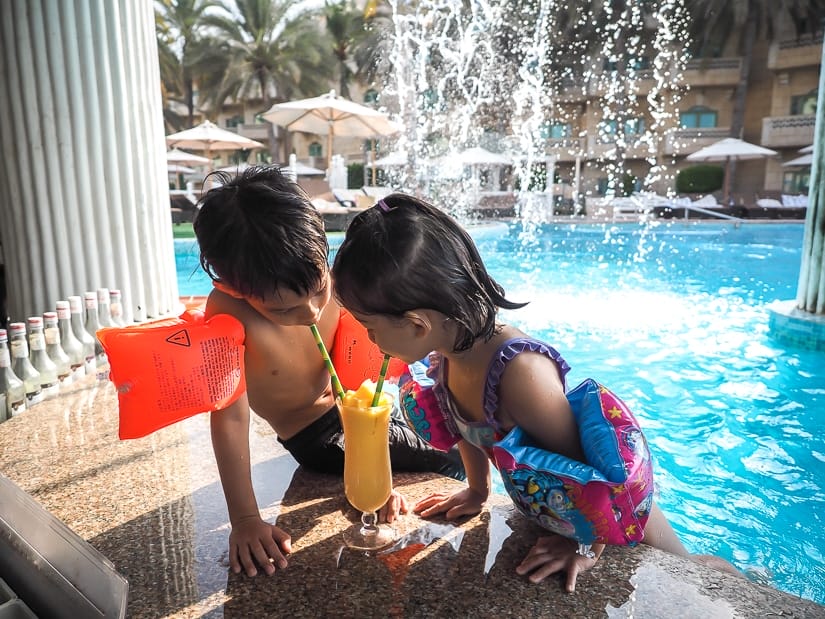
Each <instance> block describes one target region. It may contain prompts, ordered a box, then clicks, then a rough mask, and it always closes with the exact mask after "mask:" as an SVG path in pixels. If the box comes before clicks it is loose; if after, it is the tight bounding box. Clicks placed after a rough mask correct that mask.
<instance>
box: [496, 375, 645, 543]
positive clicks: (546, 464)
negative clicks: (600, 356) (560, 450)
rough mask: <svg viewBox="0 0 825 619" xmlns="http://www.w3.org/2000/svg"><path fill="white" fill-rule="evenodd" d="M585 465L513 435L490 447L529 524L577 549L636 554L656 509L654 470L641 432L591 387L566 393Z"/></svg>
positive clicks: (609, 397)
mask: <svg viewBox="0 0 825 619" xmlns="http://www.w3.org/2000/svg"><path fill="white" fill-rule="evenodd" d="M567 399H568V401H569V402H570V406H571V408H572V409H573V415H574V416H575V418H576V423H577V425H578V428H579V437H580V440H581V443H582V448H583V450H584V455H585V458H586V459H587V463H582V462H577V461H575V460H572V459H570V458H567V457H565V456H562V455H560V454H556V453H553V452H550V451H547V450H545V449H542V448H541V447H539V446H537V445H536V444H535V442H534V441H533V440H532V439H531V438H530V437H529V436H528V435H527V434H526V433H525V432H524V431H523V430H521V428H518V427H515V428H513V430H511V431H510V432H509V433H508V434H507V436H505V437H504V438H503V439H501V440H500V441H498V442H497V443H495V444H494V445H493V449H492V451H493V462H494V464H495V465H496V468H498V470H499V472H500V473H501V478H502V480H503V482H504V487H505V489H506V490H507V493H508V494H509V495H510V498H511V499H512V500H513V502H514V503H515V505H516V507H517V508H518V509H519V511H521V512H522V513H523V514H524V515H525V516H527V517H528V518H531V519H533V520H535V521H536V522H537V523H538V524H539V525H541V526H543V527H544V528H546V529H549V530H550V531H553V532H555V533H558V534H560V535H564V536H566V537H570V538H573V539H575V540H577V541H578V542H579V552H580V554H587V553H588V552H589V547H590V545H591V544H594V543H604V544H619V545H628V546H634V545H635V544H637V543H638V542H639V541H641V540H642V538H643V537H644V526H645V523H646V522H647V519H648V516H649V515H650V508H651V505H652V503H653V468H652V465H651V461H650V451H649V450H648V446H647V443H646V441H645V438H644V435H643V434H642V430H641V428H640V427H639V424H638V423H637V422H636V419H635V418H634V417H633V414H632V413H631V412H630V410H629V409H628V408H627V406H626V405H625V403H624V402H622V401H621V400H620V399H619V398H618V396H616V395H615V394H614V393H613V392H612V391H610V390H609V389H607V388H606V387H603V386H602V385H600V384H598V383H597V382H596V381H594V380H592V379H587V380H585V381H584V382H582V383H581V384H580V385H579V386H578V387H576V388H575V389H573V390H571V391H569V392H568V393H567Z"/></svg>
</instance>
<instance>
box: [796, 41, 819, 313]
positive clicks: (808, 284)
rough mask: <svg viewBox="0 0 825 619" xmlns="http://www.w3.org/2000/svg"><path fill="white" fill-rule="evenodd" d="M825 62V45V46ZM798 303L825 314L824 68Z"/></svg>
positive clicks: (802, 308) (797, 296)
mask: <svg viewBox="0 0 825 619" xmlns="http://www.w3.org/2000/svg"><path fill="white" fill-rule="evenodd" d="M822 60H823V62H825V42H823V46H822ZM796 303H797V307H798V308H799V309H800V310H803V311H805V312H810V313H812V314H817V315H820V316H823V315H825V71H823V70H822V65H820V71H819V94H818V97H817V105H816V125H815V128H814V161H813V165H812V166H811V182H810V185H809V188H808V211H807V214H806V219H805V238H804V241H803V244H802V264H801V266H800V270H799V286H798V288H797V292H796Z"/></svg>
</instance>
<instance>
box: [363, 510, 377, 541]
mask: <svg viewBox="0 0 825 619" xmlns="http://www.w3.org/2000/svg"><path fill="white" fill-rule="evenodd" d="M377 523H378V516H377V515H376V513H375V512H361V534H362V535H375V534H377V533H378V524H377Z"/></svg>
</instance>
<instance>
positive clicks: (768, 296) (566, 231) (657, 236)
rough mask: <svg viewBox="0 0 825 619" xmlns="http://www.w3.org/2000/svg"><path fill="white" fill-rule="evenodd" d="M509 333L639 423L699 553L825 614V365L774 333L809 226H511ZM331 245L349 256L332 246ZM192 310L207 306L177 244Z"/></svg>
mask: <svg viewBox="0 0 825 619" xmlns="http://www.w3.org/2000/svg"><path fill="white" fill-rule="evenodd" d="M473 236H474V238H475V239H476V242H477V243H478V245H479V248H480V250H481V252H482V255H483V256H484V258H485V261H486V263H487V265H488V268H489V269H490V271H491V273H492V274H493V276H494V277H496V279H497V280H498V281H499V283H501V284H502V285H503V286H504V287H505V289H506V291H507V296H508V298H510V299H512V300H514V301H529V302H530V304H529V305H528V306H527V307H525V308H523V309H520V310H514V311H508V312H503V314H502V318H503V320H505V321H507V322H510V323H513V324H516V325H517V326H519V327H520V328H522V329H524V330H525V331H527V332H528V333H530V334H532V335H534V336H537V337H540V338H543V339H545V340H546V341H548V342H549V343H551V344H553V345H554V346H555V347H556V348H558V349H559V351H560V352H561V353H562V354H563V355H564V356H565V358H566V359H567V361H568V362H569V363H570V365H571V366H572V370H571V373H570V375H569V381H570V384H571V385H575V384H577V383H578V382H580V381H581V380H582V379H584V378H586V377H588V376H592V377H594V378H597V379H598V380H600V382H602V383H604V384H606V385H607V386H609V387H611V388H612V389H613V390H614V391H616V392H617V393H618V394H619V395H620V396H621V397H622V398H623V399H624V400H625V401H626V402H627V403H628V405H629V406H630V407H631V409H632V410H634V412H635V413H636V415H637V417H638V418H639V420H640V423H641V424H642V427H643V428H644V430H645V433H646V435H647V438H648V440H649V442H650V446H651V450H652V451H653V454H654V458H655V463H656V477H657V488H658V494H657V497H658V498H657V500H658V501H659V504H660V505H661V507H662V509H663V510H664V511H665V513H666V514H667V515H668V516H669V518H670V520H671V523H672V524H673V526H674V528H675V529H676V531H677V533H678V534H679V536H680V537H681V538H682V540H683V541H684V542H685V545H686V546H687V547H688V548H689V550H691V551H692V552H703V553H714V554H718V555H720V556H722V557H724V558H726V559H728V560H730V561H731V562H733V563H734V564H735V565H736V566H737V567H739V568H740V569H741V570H743V571H745V572H746V573H747V574H748V575H749V576H750V577H751V578H753V579H754V580H758V581H760V582H765V583H768V584H771V585H773V586H775V587H777V588H779V589H782V590H784V591H787V592H790V593H793V594H796V595H800V596H802V597H805V598H809V599H812V600H815V601H817V602H819V603H825V548H823V544H822V541H821V540H822V536H821V531H822V527H823V515H824V514H825V355H823V353H821V352H815V351H805V350H796V349H788V348H785V347H783V346H782V345H780V344H778V343H777V342H776V341H774V340H773V339H772V338H771V337H770V335H769V333H768V305H769V304H770V303H772V302H773V301H776V300H789V299H793V298H795V296H796V285H797V277H798V272H799V261H800V254H801V247H802V236H803V226H802V225H801V224H745V225H741V226H739V227H736V226H734V225H730V224H705V223H701V224H690V225H685V224H667V225H652V226H639V225H636V224H620V225H615V224H610V225H569V224H565V225H550V224H548V225H544V226H539V227H537V228H533V227H522V226H520V225H512V226H509V225H505V224H497V225H493V226H486V227H483V228H479V229H478V230H477V231H474V232H473ZM330 243H331V245H332V246H333V247H335V246H336V245H337V244H338V243H340V235H332V236H331V238H330ZM176 247H177V254H178V279H179V286H180V293H181V296H185V295H191V294H196V295H202V294H207V293H208V292H209V290H210V288H211V285H210V283H209V280H208V279H207V278H206V277H205V276H204V275H203V274H202V273H200V272H198V273H197V274H196V275H192V276H190V274H191V273H192V272H193V270H194V269H196V268H197V255H196V248H195V247H194V244H193V243H192V242H184V241H178V242H177V246H176Z"/></svg>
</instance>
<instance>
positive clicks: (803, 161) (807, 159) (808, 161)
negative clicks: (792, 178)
mask: <svg viewBox="0 0 825 619" xmlns="http://www.w3.org/2000/svg"><path fill="white" fill-rule="evenodd" d="M813 163H814V155H813V153H808V154H807V155H802V156H801V157H797V158H796V159H791V160H790V161H786V162H785V163H783V164H782V167H792V166H809V165H813Z"/></svg>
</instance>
